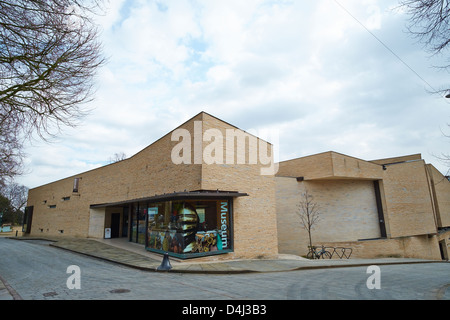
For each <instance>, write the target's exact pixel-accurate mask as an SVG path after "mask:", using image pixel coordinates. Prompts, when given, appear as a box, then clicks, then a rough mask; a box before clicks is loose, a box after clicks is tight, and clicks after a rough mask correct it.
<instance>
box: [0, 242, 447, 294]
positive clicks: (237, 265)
mask: <svg viewBox="0 0 450 320" xmlns="http://www.w3.org/2000/svg"><path fill="white" fill-rule="evenodd" d="M11 239H16V240H23V241H41V242H42V241H44V242H47V243H48V244H49V245H50V246H53V247H57V248H60V249H65V250H69V251H72V252H76V253H80V254H84V255H88V256H91V257H95V258H99V259H103V260H106V261H110V262H114V263H119V264H121V265H125V266H128V267H132V268H137V269H140V270H146V271H157V270H156V269H157V268H158V267H159V266H160V265H161V262H162V260H163V256H162V255H158V254H155V253H152V252H149V251H146V250H145V249H144V246H143V245H140V244H136V243H131V242H128V241H126V239H123V238H121V239H120V238H119V239H102V240H97V239H80V238H53V237H52V238H50V237H46V238H34V237H18V238H14V237H11ZM210 259H211V258H210ZM169 260H170V264H171V266H172V269H171V270H170V271H169V272H185V273H204V274H230V273H250V272H280V271H294V270H307V269H315V268H339V267H341V268H342V267H356V266H369V265H378V266H380V265H386V264H404V263H409V264H411V263H437V262H442V261H436V260H423V259H406V258H403V259H402V258H400V259H399V258H385V259H342V260H341V259H331V260H329V259H326V260H322V259H321V260H308V259H305V258H302V257H298V256H294V255H280V256H279V258H278V259H248V260H228V261H224V260H216V261H211V260H210V261H206V260H205V258H200V259H188V260H180V259H176V258H172V257H170V259H169ZM1 291H2V290H1V281H0V294H1Z"/></svg>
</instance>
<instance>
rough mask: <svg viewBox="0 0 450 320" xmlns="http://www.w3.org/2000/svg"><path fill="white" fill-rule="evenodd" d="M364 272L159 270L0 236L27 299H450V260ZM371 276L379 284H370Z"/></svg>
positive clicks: (4, 266) (3, 258) (8, 267)
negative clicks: (377, 271) (168, 271)
mask: <svg viewBox="0 0 450 320" xmlns="http://www.w3.org/2000/svg"><path fill="white" fill-rule="evenodd" d="M70 266H76V267H75V269H74V268H69V267H70ZM68 268H69V269H68ZM74 270H75V271H74ZM78 271H79V273H78ZM367 271H368V270H367V268H366V267H353V268H337V269H317V270H302V271H291V272H274V273H254V274H235V275H202V274H178V273H155V272H146V271H140V270H135V269H131V268H127V267H123V266H120V265H116V264H113V263H109V262H105V261H102V260H99V259H95V258H90V257H86V256H83V255H79V254H75V253H71V252H67V251H64V250H61V249H58V248H54V247H50V246H48V245H47V243H46V242H38V241H15V240H10V239H7V238H0V276H1V277H2V278H3V279H4V280H6V282H7V283H8V284H9V285H10V286H11V287H12V288H13V289H14V290H15V291H16V292H17V294H18V295H19V296H20V297H21V298H22V299H24V300H87V299H95V300H112V299H114V300H122V299H124V300H136V299H138V300H155V299H160V300H192V301H194V300H195V301H202V300H218V299H220V300H228V299H232V300H236V299H237V300H245V299H252V300H297V299H302V300H309V299H314V300H317V299H337V300H341V299H343V300H373V299H375V300H397V299H400V300H450V263H429V264H404V265H391V266H380V269H379V271H380V272H379V274H377V276H378V278H376V279H375V278H371V279H372V280H370V279H369V277H371V276H372V275H375V274H372V273H367ZM368 279H369V280H370V282H371V283H372V284H374V283H376V284H378V285H379V289H377V288H374V289H369V288H368V286H367V281H368ZM374 279H375V280H374Z"/></svg>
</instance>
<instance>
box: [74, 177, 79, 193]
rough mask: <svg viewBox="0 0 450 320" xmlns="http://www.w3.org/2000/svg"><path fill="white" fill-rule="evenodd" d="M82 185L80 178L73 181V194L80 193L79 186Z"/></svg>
mask: <svg viewBox="0 0 450 320" xmlns="http://www.w3.org/2000/svg"><path fill="white" fill-rule="evenodd" d="M79 183H80V178H75V180H74V181H73V192H78V185H79Z"/></svg>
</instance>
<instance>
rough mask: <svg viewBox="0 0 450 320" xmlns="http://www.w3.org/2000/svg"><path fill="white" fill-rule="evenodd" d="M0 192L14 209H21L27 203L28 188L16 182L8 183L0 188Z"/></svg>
mask: <svg viewBox="0 0 450 320" xmlns="http://www.w3.org/2000/svg"><path fill="white" fill-rule="evenodd" d="M0 193H1V194H2V195H3V196H5V197H6V198H7V199H8V200H9V202H10V205H11V207H12V208H13V209H14V210H15V211H23V210H24V209H25V205H26V203H27V198H28V188H27V187H26V186H23V185H20V184H18V183H16V182H12V183H10V184H8V185H7V186H6V187H4V188H0Z"/></svg>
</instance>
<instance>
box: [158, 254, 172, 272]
mask: <svg viewBox="0 0 450 320" xmlns="http://www.w3.org/2000/svg"><path fill="white" fill-rule="evenodd" d="M170 269H172V266H171V265H170V261H169V254H168V253H167V252H166V253H164V258H163V261H162V262H161V265H160V266H159V267H158V268H156V270H157V271H169V270H170Z"/></svg>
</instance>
